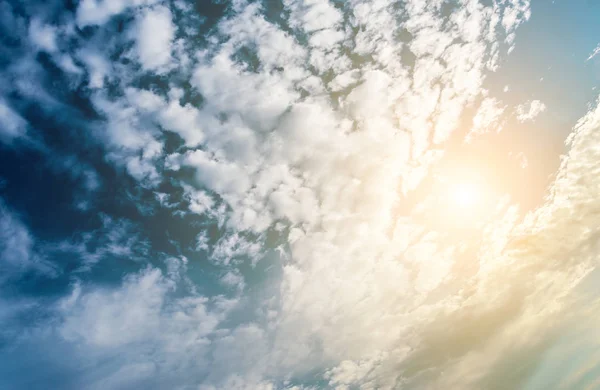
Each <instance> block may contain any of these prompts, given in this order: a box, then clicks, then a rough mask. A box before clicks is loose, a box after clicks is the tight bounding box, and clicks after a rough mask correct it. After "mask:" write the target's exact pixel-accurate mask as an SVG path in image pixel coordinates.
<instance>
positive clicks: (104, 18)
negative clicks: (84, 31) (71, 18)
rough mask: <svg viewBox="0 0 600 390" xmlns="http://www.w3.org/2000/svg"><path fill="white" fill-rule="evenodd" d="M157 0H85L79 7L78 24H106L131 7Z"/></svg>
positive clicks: (82, 25) (81, 25) (83, 25)
mask: <svg viewBox="0 0 600 390" xmlns="http://www.w3.org/2000/svg"><path fill="white" fill-rule="evenodd" d="M156 1H157V0H83V1H82V2H81V3H80V4H79V6H78V7H77V24H78V25H79V26H80V27H85V26H89V25H98V24H104V23H106V22H108V21H109V20H110V18H111V17H113V16H115V15H118V14H120V13H122V12H123V11H125V10H126V9H127V8H130V7H139V6H143V5H150V4H153V3H156Z"/></svg>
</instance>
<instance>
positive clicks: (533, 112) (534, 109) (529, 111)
mask: <svg viewBox="0 0 600 390" xmlns="http://www.w3.org/2000/svg"><path fill="white" fill-rule="evenodd" d="M544 111H546V105H545V104H544V103H542V102H541V101H540V100H531V101H529V102H527V103H524V104H521V105H519V106H517V119H518V120H519V122H527V121H532V120H534V119H535V118H537V117H538V115H540V114H541V113H542V112H544Z"/></svg>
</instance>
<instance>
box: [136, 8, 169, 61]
mask: <svg viewBox="0 0 600 390" xmlns="http://www.w3.org/2000/svg"><path fill="white" fill-rule="evenodd" d="M174 35H175V25H174V24H173V20H172V15H171V11H170V10H169V8H167V7H164V6H155V7H152V8H148V9H146V10H145V11H143V12H142V13H141V15H140V16H139V17H138V22H137V26H136V30H135V36H136V43H137V55H138V57H139V60H140V62H141V64H142V67H143V68H144V69H146V70H154V71H156V72H158V73H161V72H164V71H165V70H166V69H167V68H168V65H169V63H170V62H171V51H172V48H171V44H172V42H173V37H174Z"/></svg>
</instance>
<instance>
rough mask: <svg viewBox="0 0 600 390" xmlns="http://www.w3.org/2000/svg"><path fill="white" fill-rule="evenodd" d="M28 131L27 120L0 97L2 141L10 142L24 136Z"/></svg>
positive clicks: (0, 133) (0, 131)
mask: <svg viewBox="0 0 600 390" xmlns="http://www.w3.org/2000/svg"><path fill="white" fill-rule="evenodd" d="M26 132H27V121H25V119H23V118H22V117H21V116H20V115H19V114H18V113H17V112H16V111H15V110H13V109H12V108H11V107H10V106H9V105H8V103H7V102H6V101H5V100H4V99H2V98H0V141H2V142H4V143H9V144H10V143H11V142H12V141H13V140H14V139H16V138H20V137H24V136H25V134H26Z"/></svg>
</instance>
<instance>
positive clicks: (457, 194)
mask: <svg viewBox="0 0 600 390" xmlns="http://www.w3.org/2000/svg"><path fill="white" fill-rule="evenodd" d="M450 195H451V199H452V202H453V203H454V205H456V206H458V207H461V208H472V207H475V206H477V204H478V203H479V202H480V201H481V192H480V190H479V188H478V187H477V185H475V184H474V183H458V184H456V185H454V186H453V187H452V188H451V194H450Z"/></svg>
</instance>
